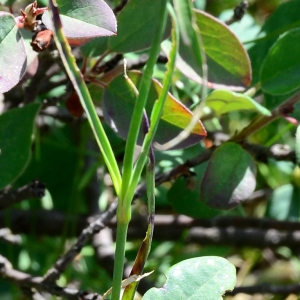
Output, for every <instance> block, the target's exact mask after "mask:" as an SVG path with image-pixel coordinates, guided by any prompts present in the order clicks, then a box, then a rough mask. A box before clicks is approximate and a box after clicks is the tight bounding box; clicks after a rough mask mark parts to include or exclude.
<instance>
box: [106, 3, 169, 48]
mask: <svg viewBox="0 0 300 300" xmlns="http://www.w3.org/2000/svg"><path fill="white" fill-rule="evenodd" d="M163 5H166V3H165V1H162V0H131V1H129V2H128V4H127V5H126V6H125V8H124V9H123V10H122V11H121V12H120V14H119V15H118V18H117V20H118V35H117V36H115V37H111V38H110V39H109V42H108V49H109V50H111V51H115V52H119V53H126V52H134V51H139V50H142V49H146V48H149V47H150V46H151V43H152V40H153V37H154V35H155V34H156V32H157V24H159V21H158V18H159V13H158V11H159V10H161V8H162V6H163ZM166 35H167V36H169V35H170V30H168V31H167V33H166Z"/></svg>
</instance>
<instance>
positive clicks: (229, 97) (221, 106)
mask: <svg viewBox="0 0 300 300" xmlns="http://www.w3.org/2000/svg"><path fill="white" fill-rule="evenodd" d="M205 104H206V106H208V107H210V108H212V109H213V110H214V111H215V112H216V114H217V115H222V114H226V113H228V112H231V111H236V110H252V111H253V110H254V111H256V112H259V113H261V114H263V115H266V116H270V115H271V112H270V111H269V110H268V109H266V108H265V107H263V106H262V105H260V104H259V103H257V102H256V101H255V100H253V99H252V98H250V97H248V96H246V95H243V94H239V93H235V92H231V91H228V90H216V91H213V92H212V93H211V94H210V95H209V96H208V97H207V98H206V100H205Z"/></svg>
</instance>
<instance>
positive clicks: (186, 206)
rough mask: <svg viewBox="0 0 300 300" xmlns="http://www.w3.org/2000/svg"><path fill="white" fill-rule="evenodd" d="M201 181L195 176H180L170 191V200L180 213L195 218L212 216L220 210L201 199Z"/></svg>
mask: <svg viewBox="0 0 300 300" xmlns="http://www.w3.org/2000/svg"><path fill="white" fill-rule="evenodd" d="M199 194H200V182H198V181H197V179H196V178H194V177H189V178H183V177H180V178H178V179H177V180H176V181H175V182H174V183H173V185H172V187H171V188H170V190H169V191H168V202H170V203H171V205H172V206H173V208H174V209H175V210H176V212H178V213H179V214H184V215H187V216H190V217H193V218H212V217H214V216H216V215H217V214H219V212H220V211H218V210H214V209H211V208H210V207H208V206H207V205H205V204H204V203H203V202H201V201H199V197H200V195H199Z"/></svg>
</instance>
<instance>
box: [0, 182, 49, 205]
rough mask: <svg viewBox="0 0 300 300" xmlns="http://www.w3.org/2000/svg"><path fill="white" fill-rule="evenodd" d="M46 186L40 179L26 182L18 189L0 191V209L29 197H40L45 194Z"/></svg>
mask: <svg viewBox="0 0 300 300" xmlns="http://www.w3.org/2000/svg"><path fill="white" fill-rule="evenodd" d="M45 191H46V186H45V185H44V184H43V183H41V182H40V181H38V180H34V181H33V182H31V183H29V184H26V185H24V186H22V187H20V188H18V189H17V190H13V191H12V190H4V191H2V192H0V210H1V209H5V208H7V207H10V206H12V205H14V204H16V203H19V202H21V201H23V200H26V199H29V198H35V199H40V198H42V197H44V196H45Z"/></svg>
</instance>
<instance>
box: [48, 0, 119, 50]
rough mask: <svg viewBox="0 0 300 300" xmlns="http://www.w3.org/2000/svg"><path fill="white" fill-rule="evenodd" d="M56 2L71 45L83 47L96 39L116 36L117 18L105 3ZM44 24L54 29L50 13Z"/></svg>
mask: <svg viewBox="0 0 300 300" xmlns="http://www.w3.org/2000/svg"><path fill="white" fill-rule="evenodd" d="M56 2H57V4H58V7H59V12H60V14H61V20H62V23H63V29H64V32H65V35H66V37H67V39H68V41H69V43H71V44H74V45H82V44H83V43H86V42H88V41H89V40H91V39H92V38H95V37H99V36H110V35H115V34H116V32H117V23H116V18H115V15H114V13H113V11H112V10H111V8H110V7H109V6H108V5H107V4H106V3H105V1H103V0H86V1H81V0H73V1H63V0H57V1H56ZM43 22H44V24H45V25H46V26H47V28H50V29H51V28H53V26H52V21H51V18H50V14H49V12H45V13H44V14H43Z"/></svg>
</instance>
